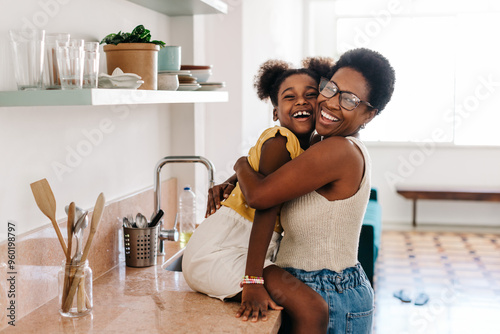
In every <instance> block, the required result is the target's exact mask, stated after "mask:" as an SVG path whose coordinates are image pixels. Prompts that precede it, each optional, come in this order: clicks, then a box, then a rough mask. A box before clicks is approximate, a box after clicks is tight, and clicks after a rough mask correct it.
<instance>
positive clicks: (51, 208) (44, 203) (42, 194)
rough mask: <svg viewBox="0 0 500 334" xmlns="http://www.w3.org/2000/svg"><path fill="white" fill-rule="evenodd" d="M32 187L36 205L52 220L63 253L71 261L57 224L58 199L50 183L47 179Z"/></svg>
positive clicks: (34, 183) (33, 184)
mask: <svg viewBox="0 0 500 334" xmlns="http://www.w3.org/2000/svg"><path fill="white" fill-rule="evenodd" d="M30 186H31V191H32V192H33V196H35V201H36V204H37V205H38V207H39V208H40V210H41V211H42V212H43V214H44V215H46V216H47V217H48V218H49V219H50V221H51V222H52V226H53V227H54V230H56V234H57V238H58V239H59V242H60V243H61V247H62V249H63V252H64V254H65V255H66V260H67V261H71V254H68V249H67V248H66V243H65V242H64V238H63V236H62V234H61V230H60V229H59V226H58V225H57V222H56V199H55V198H54V193H53V192H52V189H51V188H50V185H49V182H48V181H47V179H41V180H39V181H36V182H33V183H32V184H31V185H30Z"/></svg>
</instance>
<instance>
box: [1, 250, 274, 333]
mask: <svg viewBox="0 0 500 334" xmlns="http://www.w3.org/2000/svg"><path fill="white" fill-rule="evenodd" d="M179 251H180V246H179V244H178V243H175V242H166V243H165V253H166V255H165V256H164V257H159V258H158V264H157V265H156V266H152V267H146V268H131V267H127V266H126V265H125V262H120V263H119V264H118V265H117V266H116V267H114V268H113V269H111V270H109V271H108V272H106V273H105V274H103V275H102V276H100V277H99V278H97V279H96V280H95V281H94V283H93V284H94V286H93V296H94V307H93V310H92V313H91V314H89V315H86V316H84V317H80V318H64V317H62V316H60V315H59V306H60V305H59V303H58V298H54V299H52V300H51V301H49V302H48V303H46V304H44V305H43V306H41V307H39V308H38V309H36V310H35V311H33V312H31V313H30V314H28V315H26V316H25V317H23V318H21V319H19V320H18V321H16V326H15V327H11V326H9V327H8V328H5V329H4V330H3V331H2V333H124V332H129V333H252V334H255V333H277V332H278V328H279V323H280V313H279V312H278V311H270V312H269V314H268V319H269V320H268V321H266V322H262V321H259V322H257V323H252V322H243V321H241V320H240V319H238V318H236V317H235V314H236V311H237V310H238V307H239V303H236V302H222V301H220V300H217V299H214V298H210V297H207V296H205V295H203V294H200V293H197V292H194V291H193V290H191V289H190V288H189V286H188V285H187V283H186V282H185V280H184V277H183V276H182V273H181V272H174V271H167V270H165V269H163V268H162V263H164V262H165V259H169V258H171V257H172V256H174V254H176V253H178V252H179ZM33 293H36V291H34V292H33Z"/></svg>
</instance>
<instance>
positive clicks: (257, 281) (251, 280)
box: [240, 275, 264, 288]
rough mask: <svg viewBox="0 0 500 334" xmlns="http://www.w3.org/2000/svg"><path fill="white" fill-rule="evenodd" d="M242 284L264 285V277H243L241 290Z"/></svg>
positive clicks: (241, 285)
mask: <svg viewBox="0 0 500 334" xmlns="http://www.w3.org/2000/svg"><path fill="white" fill-rule="evenodd" d="M243 284H264V277H258V276H248V275H245V276H243V279H242V280H241V282H240V287H241V288H242V287H243Z"/></svg>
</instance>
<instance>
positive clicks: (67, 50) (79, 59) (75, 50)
mask: <svg viewBox="0 0 500 334" xmlns="http://www.w3.org/2000/svg"><path fill="white" fill-rule="evenodd" d="M83 45H84V41H83V39H70V40H69V42H66V41H61V40H58V41H56V55H57V65H58V67H59V76H60V78H61V88H62V89H81V88H82V86H83V61H84V59H85V53H84V50H83Z"/></svg>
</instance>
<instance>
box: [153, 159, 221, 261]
mask: <svg viewBox="0 0 500 334" xmlns="http://www.w3.org/2000/svg"><path fill="white" fill-rule="evenodd" d="M196 162H199V163H201V164H203V165H205V167H207V169H208V183H209V184H208V186H209V188H212V187H213V186H214V172H215V167H214V165H213V163H212V162H211V161H210V160H208V159H207V158H204V157H202V156H168V157H164V158H162V159H161V160H160V161H158V163H157V164H156V167H155V175H154V181H155V182H154V197H155V198H154V213H155V215H156V214H157V213H158V211H159V210H160V209H161V181H160V173H161V169H162V168H163V166H165V165H166V164H169V163H196ZM176 220H177V219H176ZM178 235H179V233H178V231H177V229H176V226H175V225H174V229H172V230H164V229H163V219H162V220H161V223H160V232H159V233H158V244H159V245H158V255H164V254H165V250H164V246H163V241H164V240H173V241H177V237H178Z"/></svg>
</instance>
